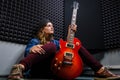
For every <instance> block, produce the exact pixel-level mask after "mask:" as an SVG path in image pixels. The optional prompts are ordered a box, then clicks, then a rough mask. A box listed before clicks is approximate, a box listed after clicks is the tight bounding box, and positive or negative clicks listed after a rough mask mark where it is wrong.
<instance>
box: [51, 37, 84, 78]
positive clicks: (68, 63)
mask: <svg viewBox="0 0 120 80" xmlns="http://www.w3.org/2000/svg"><path fill="white" fill-rule="evenodd" d="M80 47H81V42H80V41H79V40H78V39H77V38H74V42H73V44H72V45H71V44H68V43H67V42H66V41H63V40H62V39H60V50H59V51H58V52H57V53H56V55H55V58H54V59H53V61H52V66H51V69H52V71H53V73H54V74H55V75H57V76H58V77H60V78H62V79H67V80H72V79H74V78H76V77H78V76H79V75H80V74H81V73H82V70H83V62H82V59H81V57H80V56H79V54H78V50H79V49H80Z"/></svg>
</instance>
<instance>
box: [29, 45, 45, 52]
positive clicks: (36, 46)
mask: <svg viewBox="0 0 120 80" xmlns="http://www.w3.org/2000/svg"><path fill="white" fill-rule="evenodd" d="M41 46H43V45H40V44H39V45H35V46H33V47H32V48H31V49H30V53H39V54H45V50H44V49H43V48H42V47H41Z"/></svg>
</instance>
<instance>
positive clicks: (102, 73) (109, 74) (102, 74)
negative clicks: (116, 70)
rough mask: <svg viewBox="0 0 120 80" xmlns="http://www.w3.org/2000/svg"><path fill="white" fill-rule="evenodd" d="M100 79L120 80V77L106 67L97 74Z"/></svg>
mask: <svg viewBox="0 0 120 80" xmlns="http://www.w3.org/2000/svg"><path fill="white" fill-rule="evenodd" d="M95 76H96V77H98V78H106V79H108V80H115V79H120V75H116V74H113V73H112V72H110V71H109V70H108V69H107V68H106V67H102V68H100V70H99V71H98V72H96V73H95Z"/></svg>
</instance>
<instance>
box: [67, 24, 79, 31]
mask: <svg viewBox="0 0 120 80" xmlns="http://www.w3.org/2000/svg"><path fill="white" fill-rule="evenodd" d="M70 29H71V30H73V31H74V32H76V31H77V25H76V24H72V25H69V30H70Z"/></svg>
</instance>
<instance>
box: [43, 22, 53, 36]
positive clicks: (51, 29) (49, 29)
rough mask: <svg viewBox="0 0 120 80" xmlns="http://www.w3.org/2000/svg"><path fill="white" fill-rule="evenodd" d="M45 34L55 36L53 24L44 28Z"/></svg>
mask: <svg viewBox="0 0 120 80" xmlns="http://www.w3.org/2000/svg"><path fill="white" fill-rule="evenodd" d="M43 32H45V33H46V34H54V27H53V24H52V23H51V22H48V23H47V25H46V26H45V27H44V29H43Z"/></svg>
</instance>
